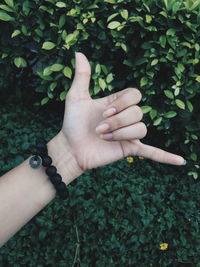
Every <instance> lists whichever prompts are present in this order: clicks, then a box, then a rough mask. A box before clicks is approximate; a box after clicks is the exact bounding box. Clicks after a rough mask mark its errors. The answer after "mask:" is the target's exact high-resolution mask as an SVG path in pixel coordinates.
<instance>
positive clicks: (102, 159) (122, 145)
mask: <svg viewBox="0 0 200 267" xmlns="http://www.w3.org/2000/svg"><path fill="white" fill-rule="evenodd" d="M90 77H91V68H90V64H89V62H88V60H87V58H86V57H85V55H84V54H82V53H76V68H75V76H74V80H73V82H72V85H71V88H70V90H69V92H68V94H67V97H66V101H65V113H64V121H63V126H62V129H61V131H60V132H59V135H61V136H62V139H63V140H64V142H63V144H65V145H66V144H67V146H68V149H70V151H71V154H72V155H73V156H74V157H75V159H76V161H77V164H78V165H79V167H80V168H81V169H82V170H83V171H85V170H88V169H91V168H96V167H99V166H102V165H106V164H109V163H111V162H114V161H116V160H119V159H120V158H122V157H126V156H128V155H137V156H143V157H145V158H148V159H152V160H155V161H157V162H162V163H169V164H173V165H183V164H184V158H182V157H181V156H178V155H175V154H172V153H168V152H166V151H164V150H161V149H159V148H156V147H152V146H149V145H145V144H143V143H142V142H140V140H139V139H142V138H143V137H144V136H145V135H146V134H147V128H146V126H145V124H144V123H143V122H140V120H141V119H142V115H143V114H142V111H141V109H140V108H139V107H138V106H137V104H138V103H139V102H140V100H141V93H140V91H139V90H137V89H134V88H127V89H124V90H122V91H120V92H117V93H114V94H112V95H109V96H106V97H104V98H100V99H92V98H91V97H90V94H89V83H90ZM111 107H115V108H116V110H117V111H116V113H115V114H114V115H110V116H107V117H105V118H104V117H103V113H104V111H106V110H107V109H109V108H111ZM104 122H105V123H106V122H107V123H108V124H109V129H107V130H105V131H104V132H103V133H112V134H113V137H112V139H106V138H105V139H102V138H100V134H99V132H98V131H97V132H96V127H97V126H98V125H100V124H103V123H104Z"/></svg>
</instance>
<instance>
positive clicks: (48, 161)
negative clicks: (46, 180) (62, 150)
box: [42, 155, 52, 167]
mask: <svg viewBox="0 0 200 267" xmlns="http://www.w3.org/2000/svg"><path fill="white" fill-rule="evenodd" d="M51 164H52V159H51V157H49V156H47V155H45V156H43V157H42V165H43V166H44V167H48V166H50V165H51Z"/></svg>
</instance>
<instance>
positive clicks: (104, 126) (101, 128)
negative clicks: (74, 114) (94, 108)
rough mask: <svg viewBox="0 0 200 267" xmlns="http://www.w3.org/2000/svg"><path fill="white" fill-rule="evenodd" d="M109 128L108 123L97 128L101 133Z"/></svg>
mask: <svg viewBox="0 0 200 267" xmlns="http://www.w3.org/2000/svg"><path fill="white" fill-rule="evenodd" d="M108 128H109V125H108V124H107V123H104V124H101V125H99V126H97V127H96V132H97V133H101V132H104V131H105V130H107V129H108Z"/></svg>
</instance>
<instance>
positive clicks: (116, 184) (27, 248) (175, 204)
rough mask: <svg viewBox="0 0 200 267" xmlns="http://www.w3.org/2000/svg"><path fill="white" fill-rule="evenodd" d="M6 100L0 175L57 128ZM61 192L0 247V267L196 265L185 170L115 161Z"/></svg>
mask: <svg viewBox="0 0 200 267" xmlns="http://www.w3.org/2000/svg"><path fill="white" fill-rule="evenodd" d="M12 102H13V103H12V104H11V103H5V106H3V107H2V108H1V113H0V123H1V125H4V129H3V130H1V131H0V138H1V151H0V153H1V155H2V156H1V160H0V170H1V173H0V175H2V174H3V173H5V172H6V171H9V170H10V169H11V168H14V167H15V166H17V165H18V164H20V163H21V162H22V161H23V160H24V159H25V158H26V157H28V156H29V155H30V151H32V147H33V145H34V141H35V140H36V138H37V137H41V136H44V137H45V138H46V139H47V140H50V139H51V138H52V137H53V136H54V135H55V134H56V133H57V132H58V130H59V129H60V125H61V119H56V118H57V117H59V116H52V114H51V113H50V112H48V113H47V112H44V111H45V110H43V111H42V110H40V111H39V110H38V108H34V109H33V108H32V109H31V110H30V109H29V110H28V109H26V108H24V106H22V105H19V104H18V106H17V107H16V103H15V101H14V100H13V101H12ZM49 125H54V127H52V126H51V127H50V126H49ZM68 187H69V192H70V202H69V203H68V202H65V201H60V199H59V198H57V197H56V198H55V199H54V200H53V201H52V202H51V203H49V204H48V205H47V207H45V208H44V209H43V210H42V211H41V212H39V213H38V214H37V215H36V216H35V217H34V218H32V219H31V220H30V222H28V223H27V224H26V225H25V226H24V227H23V228H22V229H21V230H20V231H19V232H18V233H17V234H16V235H15V236H14V237H12V238H11V239H10V240H9V241H8V242H7V243H6V244H5V245H4V246H3V247H2V248H1V250H0V266H2V267H4V266H13V267H21V266H30V267H35V266H41V267H43V266H59V267H68V266H69V267H72V266H84V267H88V266H97V267H100V266H106V267H107V266H108V267H114V266H142V267H147V266H153V267H159V266H162V267H172V266H173V267H180V266H184V265H185V266H188V267H199V262H200V255H199V250H200V242H199V241H200V240H199V223H200V213H199V211H200V209H199V203H200V194H199V191H200V183H199V181H198V180H194V179H188V177H187V169H186V167H182V166H168V165H164V164H159V163H155V162H152V161H150V160H146V159H139V158H138V157H135V158H134V159H131V158H130V159H129V161H128V162H127V159H126V158H123V159H121V160H119V161H117V162H114V163H113V164H109V165H107V166H103V167H101V168H96V169H92V170H89V171H87V172H85V173H84V174H83V175H81V176H80V177H78V178H77V179H76V180H74V181H73V182H72V183H71V184H69V186H68ZM1 230H3V229H1ZM162 243H167V244H168V248H167V249H166V250H160V244H162ZM73 264H74V265H73Z"/></svg>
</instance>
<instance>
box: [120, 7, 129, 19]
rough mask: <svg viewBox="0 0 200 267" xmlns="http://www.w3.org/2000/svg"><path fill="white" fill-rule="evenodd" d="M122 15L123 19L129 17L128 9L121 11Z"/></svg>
mask: <svg viewBox="0 0 200 267" xmlns="http://www.w3.org/2000/svg"><path fill="white" fill-rule="evenodd" d="M120 15H121V16H122V18H123V19H128V10H127V9H123V10H122V11H121V12H120Z"/></svg>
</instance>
